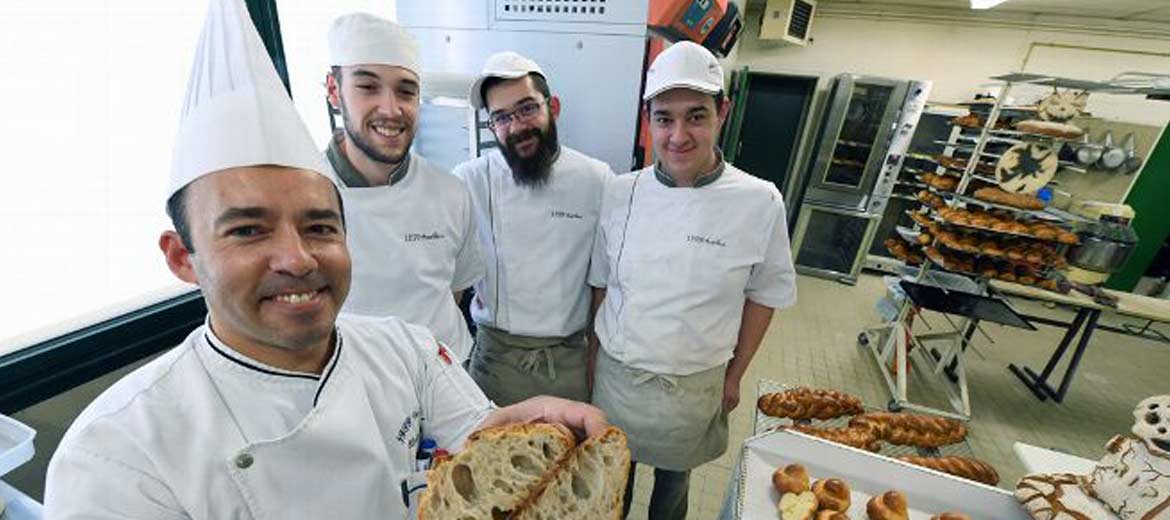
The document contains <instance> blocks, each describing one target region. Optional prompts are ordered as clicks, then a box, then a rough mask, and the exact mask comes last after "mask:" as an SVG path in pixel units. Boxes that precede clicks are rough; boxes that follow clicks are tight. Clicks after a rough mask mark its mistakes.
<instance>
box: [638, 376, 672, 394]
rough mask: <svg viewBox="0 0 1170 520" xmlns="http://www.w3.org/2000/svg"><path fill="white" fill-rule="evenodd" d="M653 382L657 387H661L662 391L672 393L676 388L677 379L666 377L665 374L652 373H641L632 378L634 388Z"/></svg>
mask: <svg viewBox="0 0 1170 520" xmlns="http://www.w3.org/2000/svg"><path fill="white" fill-rule="evenodd" d="M654 381H657V382H658V384H659V385H662V389H663V390H666V391H667V392H672V391H674V389H675V388H678V378H677V377H674V376H668V375H666V374H655V373H654V372H642V373H640V374H638V375H637V376H635V377H634V385H635V386H642V385H644V384H647V383H650V382H654Z"/></svg>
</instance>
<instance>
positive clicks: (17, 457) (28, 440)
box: [0, 414, 37, 477]
mask: <svg viewBox="0 0 1170 520" xmlns="http://www.w3.org/2000/svg"><path fill="white" fill-rule="evenodd" d="M36 435H37V432H36V431H35V430H33V429H32V428H29V427H28V426H25V425H24V424H21V423H20V422H19V421H17V420H16V419H13V418H11V417H8V416H7V415H2V414H0V477H2V476H4V474H6V473H8V472H9V471H12V470H14V469H16V468H17V467H19V466H20V465H21V464H24V463H25V462H28V461H29V460H32V457H33V452H34V450H33V437H36Z"/></svg>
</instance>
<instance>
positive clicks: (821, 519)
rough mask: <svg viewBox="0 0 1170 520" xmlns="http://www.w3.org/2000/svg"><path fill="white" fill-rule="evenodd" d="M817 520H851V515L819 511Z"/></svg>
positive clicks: (827, 510) (829, 510)
mask: <svg viewBox="0 0 1170 520" xmlns="http://www.w3.org/2000/svg"><path fill="white" fill-rule="evenodd" d="M816 520H849V515H847V514H845V513H842V512H840V511H833V510H832V509H822V510H820V511H817V516H816Z"/></svg>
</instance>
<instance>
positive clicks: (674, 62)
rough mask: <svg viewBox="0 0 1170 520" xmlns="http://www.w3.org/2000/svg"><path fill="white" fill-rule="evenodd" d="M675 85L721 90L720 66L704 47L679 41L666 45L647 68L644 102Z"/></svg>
mask: <svg viewBox="0 0 1170 520" xmlns="http://www.w3.org/2000/svg"><path fill="white" fill-rule="evenodd" d="M674 88H686V89H691V90H697V91H699V92H702V93H704V94H715V93H716V92H720V91H722V90H723V67H722V66H720V65H719V60H717V59H715V55H714V54H711V51H709V50H707V48H706V47H703V46H702V45H699V44H697V43H695V42H689V41H682V42H678V43H676V44H674V45H671V46H670V47H668V48H667V49H666V50H665V51H662V54H659V55H658V57H657V58H654V63H651V64H650V69H649V70H647V71H646V93H645V94H644V95H643V96H642V100H643V101H650V100H651V99H652V98H654V96H657V95H658V94H661V93H663V92H665V91H667V90H670V89H674Z"/></svg>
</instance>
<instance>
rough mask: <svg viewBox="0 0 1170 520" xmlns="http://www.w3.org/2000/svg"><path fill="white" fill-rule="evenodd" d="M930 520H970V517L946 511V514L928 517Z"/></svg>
mask: <svg viewBox="0 0 1170 520" xmlns="http://www.w3.org/2000/svg"><path fill="white" fill-rule="evenodd" d="M930 520H971V517H969V516H967V515H965V514H963V513H956V512H954V511H947V512H946V513H939V514H937V515H934V516H932V517H930Z"/></svg>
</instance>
